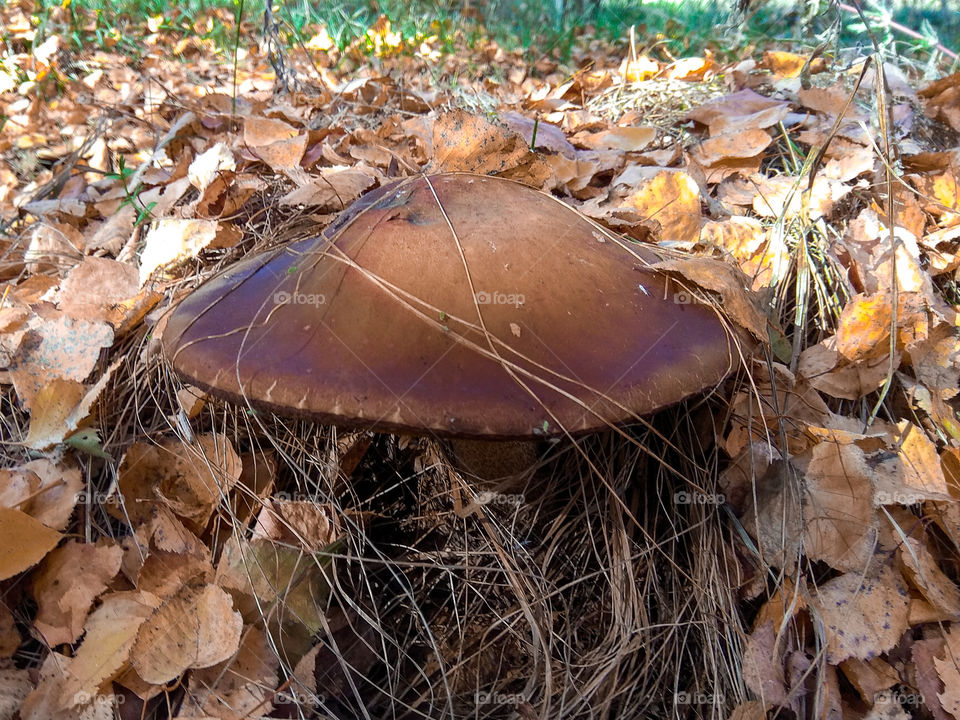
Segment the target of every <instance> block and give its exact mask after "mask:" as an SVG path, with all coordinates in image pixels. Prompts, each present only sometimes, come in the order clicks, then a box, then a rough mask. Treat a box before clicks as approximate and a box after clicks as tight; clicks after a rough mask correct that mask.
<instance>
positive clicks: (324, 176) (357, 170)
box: [280, 166, 379, 211]
mask: <svg viewBox="0 0 960 720" xmlns="http://www.w3.org/2000/svg"><path fill="white" fill-rule="evenodd" d="M378 176H379V174H378V173H377V172H376V171H375V170H373V169H372V168H368V167H365V166H364V167H349V166H336V167H332V168H322V169H321V170H320V174H319V176H315V175H307V174H306V173H302V174H301V173H296V174H292V175H291V177H292V178H293V179H294V181H295V182H297V183H298V185H299V186H298V187H297V188H296V189H294V190H291V191H290V192H289V193H287V194H286V195H284V196H283V197H282V198H280V204H281V205H307V206H311V207H317V208H319V209H320V210H336V211H339V210H343V209H344V208H346V207H347V206H349V205H350V204H351V203H352V202H353V201H354V200H356V199H357V198H358V197H360V195H361V193H363V191H364V190H366V189H367V188H369V187H370V186H371V185H373V183H374V182H375V181H376V179H377V178H378Z"/></svg>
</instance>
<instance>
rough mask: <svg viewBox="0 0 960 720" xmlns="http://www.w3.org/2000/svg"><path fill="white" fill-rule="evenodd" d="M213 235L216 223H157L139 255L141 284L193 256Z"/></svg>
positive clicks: (182, 220) (182, 221) (180, 220)
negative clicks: (155, 273)
mask: <svg viewBox="0 0 960 720" xmlns="http://www.w3.org/2000/svg"><path fill="white" fill-rule="evenodd" d="M216 235H217V221H216V220H188V219H181V218H163V219H161V220H158V221H157V222H156V223H155V224H154V225H153V227H152V228H151V229H150V231H149V232H148V233H147V237H146V240H145V246H144V249H143V253H141V255H140V285H141V286H142V285H144V284H145V283H146V282H147V280H149V279H150V276H151V275H153V273H154V272H155V271H156V270H158V269H160V268H164V267H166V266H168V265H170V264H172V263H176V262H181V261H183V260H187V259H189V258H192V257H196V255H197V253H199V252H200V251H201V250H203V248H205V247H206V246H207V245H209V244H210V243H211V242H213V239H214V238H215V237H216Z"/></svg>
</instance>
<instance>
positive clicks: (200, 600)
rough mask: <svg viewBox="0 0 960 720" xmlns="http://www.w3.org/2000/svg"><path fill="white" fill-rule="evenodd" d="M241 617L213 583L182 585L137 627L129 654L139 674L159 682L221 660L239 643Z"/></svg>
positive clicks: (148, 680) (153, 681)
mask: <svg viewBox="0 0 960 720" xmlns="http://www.w3.org/2000/svg"><path fill="white" fill-rule="evenodd" d="M242 629H243V620H242V618H241V617H240V613H238V612H236V611H234V609H233V601H232V600H231V599H230V596H229V595H227V593H225V592H224V591H223V590H221V589H220V588H219V587H217V586H216V585H202V586H199V587H193V586H186V587H184V588H183V589H181V590H180V592H178V593H177V594H176V595H174V596H173V597H171V598H168V599H167V600H165V601H164V602H163V604H162V605H160V607H158V608H157V609H156V610H155V611H154V612H153V614H152V615H151V616H150V617H149V618H148V619H147V620H146V621H145V622H144V623H143V624H142V625H141V626H140V628H139V630H138V631H137V636H136V640H135V641H134V643H133V647H132V649H131V652H130V662H131V664H132V665H133V667H134V669H135V670H136V671H137V674H138V675H139V676H140V677H141V678H143V679H144V680H146V681H147V682H149V683H153V684H154V685H163V684H165V683H168V682H169V681H171V680H173V679H174V678H177V677H179V676H180V675H181V674H183V672H184V671H186V670H188V669H190V668H204V667H209V666H211V665H216V664H217V663H220V662H223V661H224V660H226V659H227V658H229V657H230V656H231V655H233V654H234V653H235V652H236V651H237V648H238V647H239V646H240V633H241V631H242Z"/></svg>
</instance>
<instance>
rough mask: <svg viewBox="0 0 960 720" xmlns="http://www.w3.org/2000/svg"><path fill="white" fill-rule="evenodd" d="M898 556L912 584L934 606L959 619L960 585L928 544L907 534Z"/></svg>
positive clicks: (950, 616)
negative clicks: (951, 576) (942, 568)
mask: <svg viewBox="0 0 960 720" xmlns="http://www.w3.org/2000/svg"><path fill="white" fill-rule="evenodd" d="M898 556H899V558H900V563H901V565H902V567H903V575H904V577H905V578H906V579H907V580H908V581H909V582H910V584H911V585H913V586H914V587H915V588H917V590H919V591H920V592H921V593H922V594H923V596H924V597H925V598H926V599H927V600H929V601H930V604H931V605H932V606H933V607H934V608H936V609H937V610H939V611H940V612H941V613H943V614H945V615H946V616H947V617H949V618H950V619H951V620H960V588H958V587H957V584H956V583H955V582H954V581H953V580H951V579H950V578H949V577H947V576H946V575H945V574H944V573H943V571H942V570H941V569H940V568H939V566H938V565H937V560H936V558H935V557H934V556H933V553H931V552H930V550H929V548H928V547H927V546H926V545H925V544H923V543H921V542H920V541H919V540H917V539H916V538H909V537H908V538H904V540H903V544H902V545H901V546H900V550H899V552H898Z"/></svg>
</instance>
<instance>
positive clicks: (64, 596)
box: [33, 540, 123, 647]
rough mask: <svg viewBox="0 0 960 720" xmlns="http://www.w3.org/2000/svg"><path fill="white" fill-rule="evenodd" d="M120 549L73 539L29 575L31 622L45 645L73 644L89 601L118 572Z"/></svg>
mask: <svg viewBox="0 0 960 720" xmlns="http://www.w3.org/2000/svg"><path fill="white" fill-rule="evenodd" d="M122 557H123V551H122V550H121V549H120V546H119V545H116V544H115V543H112V542H109V541H108V540H101V541H100V542H99V543H98V544H96V545H91V544H89V543H81V542H78V541H76V540H73V541H71V542H69V543H67V544H66V545H64V546H63V547H60V548H57V549H56V550H54V551H53V552H51V553H50V554H49V555H48V556H47V557H46V558H45V559H44V562H43V564H42V565H41V567H40V569H39V570H38V571H37V572H36V573H34V576H33V596H34V597H35V598H36V600H37V604H38V606H39V611H38V612H37V616H36V618H35V619H34V621H33V625H34V627H35V628H36V630H37V632H39V633H40V635H41V636H42V637H43V639H44V642H46V643H47V644H48V645H49V646H51V647H52V646H55V645H62V644H65V643H66V644H71V645H72V644H73V643H75V642H76V641H77V640H78V639H79V637H80V635H81V634H82V633H83V623H84V621H85V620H86V617H87V613H88V612H90V608H91V606H92V605H93V601H94V600H96V599H97V597H98V596H99V595H100V593H102V592H103V591H104V590H106V589H107V584H108V583H109V582H110V581H111V580H112V579H113V578H114V576H115V575H116V574H117V573H118V572H119V571H120V560H121V558H122Z"/></svg>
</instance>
